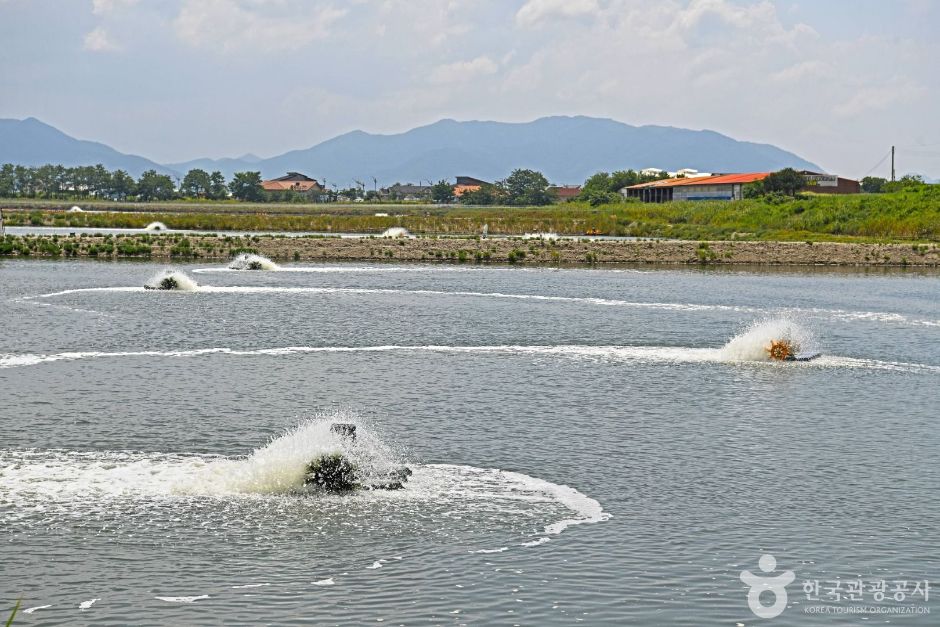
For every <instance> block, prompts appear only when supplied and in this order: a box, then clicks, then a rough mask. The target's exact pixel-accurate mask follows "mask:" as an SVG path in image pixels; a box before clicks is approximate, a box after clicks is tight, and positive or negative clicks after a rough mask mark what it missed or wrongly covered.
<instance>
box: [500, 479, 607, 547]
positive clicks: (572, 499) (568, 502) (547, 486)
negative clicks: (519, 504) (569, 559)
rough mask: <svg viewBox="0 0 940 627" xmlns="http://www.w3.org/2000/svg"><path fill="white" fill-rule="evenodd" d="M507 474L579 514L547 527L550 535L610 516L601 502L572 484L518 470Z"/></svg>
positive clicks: (546, 529)
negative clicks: (576, 488)
mask: <svg viewBox="0 0 940 627" xmlns="http://www.w3.org/2000/svg"><path fill="white" fill-rule="evenodd" d="M505 474H506V476H508V477H510V478H511V479H514V480H515V481H518V482H519V483H520V484H522V485H524V486H525V487H526V488H527V489H529V490H535V491H539V492H544V493H545V494H548V495H550V496H551V497H553V498H554V499H556V500H557V501H559V502H560V503H562V504H564V505H565V506H566V507H567V508H568V509H570V510H571V511H573V512H575V513H576V514H577V517H575V518H566V519H564V520H559V521H557V522H554V523H552V524H550V525H548V526H547V527H545V533H546V534H548V535H557V534H559V533H561V532H562V531H564V530H565V529H567V528H568V527H571V526H572V525H582V524H586V523H597V522H601V521H604V520H608V519H609V518H610V514H608V513H607V512H605V511H604V508H603V507H601V504H600V503H598V502H597V501H596V500H594V499H592V498H591V497H589V496H587V495H585V494H582V493H581V492H578V491H577V490H575V489H574V488H572V487H570V486H566V485H559V484H557V483H551V482H550V481H545V480H544V479H537V478H535V477H530V476H528V475H523V474H521V473H516V472H506V473H505Z"/></svg>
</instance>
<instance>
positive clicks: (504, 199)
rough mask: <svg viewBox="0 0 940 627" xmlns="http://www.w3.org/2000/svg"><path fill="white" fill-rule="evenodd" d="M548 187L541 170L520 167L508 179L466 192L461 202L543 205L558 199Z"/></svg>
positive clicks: (442, 182) (461, 197) (472, 204)
mask: <svg viewBox="0 0 940 627" xmlns="http://www.w3.org/2000/svg"><path fill="white" fill-rule="evenodd" d="M444 183H446V181H441V182H439V183H438V185H442V184H444ZM435 187H436V186H435ZM548 187H549V185H548V179H546V178H545V176H544V175H543V174H542V173H541V172H536V171H535V170H523V169H518V170H513V172H512V174H510V175H509V176H508V177H507V178H506V180H503V181H497V182H496V183H495V184H493V185H483V186H481V187H480V189H477V190H473V191H467V192H464V193H463V194H462V195H461V196H460V203H461V204H463V205H469V206H490V205H503V206H509V207H542V206H545V205H550V204H552V203H554V202H555V200H556V197H555V194H553V193H552V192H551V191H549V189H548ZM439 195H443V189H441V190H439ZM433 197H434V190H433V189H432V198H433Z"/></svg>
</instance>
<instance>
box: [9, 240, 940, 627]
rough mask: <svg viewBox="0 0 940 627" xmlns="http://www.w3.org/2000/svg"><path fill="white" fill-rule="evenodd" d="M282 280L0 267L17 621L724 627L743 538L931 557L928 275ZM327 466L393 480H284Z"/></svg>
mask: <svg viewBox="0 0 940 627" xmlns="http://www.w3.org/2000/svg"><path fill="white" fill-rule="evenodd" d="M245 261H247V258H246V259H245ZM269 269H273V268H269ZM279 269H280V270H281V271H280V272H233V271H231V270H228V271H226V267H225V266H224V265H218V266H209V265H206V264H200V265H194V266H186V267H181V268H179V269H177V270H175V271H174V272H175V274H166V273H164V270H163V269H162V268H161V267H160V266H157V265H152V264H137V263H133V264H131V263H128V264H106V263H96V262H72V261H69V262H41V261H5V262H2V265H0V315H2V318H0V319H2V320H3V322H4V326H3V336H2V341H0V408H2V409H0V411H2V422H0V425H2V431H0V436H2V439H3V444H2V445H0V447H2V448H0V533H2V534H3V538H2V539H3V543H2V545H0V546H2V547H3V548H2V549H0V551H2V554H0V563H2V564H3V568H2V569H0V592H2V593H3V600H4V602H5V603H6V605H11V603H10V600H11V599H15V598H17V597H19V596H20V595H22V597H23V601H24V604H23V607H24V608H26V609H27V610H28V613H24V614H22V615H20V619H19V620H21V621H22V622H23V624H30V623H33V622H36V623H96V624H100V623H111V624H127V623H141V622H144V623H146V622H151V623H159V624H168V623H176V624H201V623H213V622H236V623H269V624H285V623H295V624H309V623H331V624H332V623H344V624H362V623H365V622H383V623H394V624H416V623H420V624H444V623H446V624H559V625H568V624H574V623H577V622H582V623H584V624H618V625H619V624H687V625H701V624H728V623H735V622H741V623H745V624H750V623H751V622H753V620H754V619H755V617H754V615H753V614H751V612H750V610H749V609H748V606H747V601H746V597H747V589H746V588H745V587H744V585H743V584H742V583H741V581H740V578H739V575H740V572H741V571H742V570H744V569H749V570H752V571H755V572H756V571H757V570H758V569H757V560H758V558H759V557H760V556H761V555H762V554H763V553H772V554H773V555H774V556H775V557H776V559H777V562H778V564H780V567H781V568H787V569H791V570H793V571H794V572H795V573H796V576H797V580H798V582H801V581H803V580H804V579H810V580H812V579H818V580H822V581H825V580H829V579H833V580H834V579H836V578H840V579H842V580H847V579H856V578H861V579H864V580H872V579H886V580H889V581H890V580H895V579H908V580H911V581H914V580H918V579H920V580H923V579H929V578H930V576H931V575H932V574H933V573H936V572H937V566H938V559H937V558H936V551H935V548H936V546H937V543H938V535H937V532H936V529H937V528H938V527H940V504H938V499H937V497H936V487H937V485H938V471H937V470H936V463H935V461H936V460H935V458H936V450H937V449H936V447H937V444H938V438H937V436H936V429H935V421H936V418H935V415H936V414H937V413H938V412H937V409H938V406H937V402H936V400H935V399H936V394H935V390H936V389H937V384H938V383H940V359H938V357H937V354H936V347H937V346H938V342H937V340H938V333H940V311H938V308H937V304H936V302H937V299H936V294H937V291H938V288H940V280H938V278H937V277H936V276H935V275H917V274H873V273H866V274H854V273H822V272H821V273H807V272H779V273H747V272H728V271H711V272H702V271H697V270H685V269H683V270H648V271H639V272H638V271H635V270H630V269H628V268H625V269H609V270H600V269H597V270H577V269H572V270H561V271H555V270H548V269H545V270H537V269H520V268H513V269H508V268H485V269H483V268H471V267H465V266H431V265H426V266H420V267H413V266H387V265H342V264H333V265H285V266H283V267H280V268H279ZM220 270H221V271H222V272H219V271H220ZM194 273H199V276H200V282H199V284H198V285H197V284H196V283H195V282H194V281H192V279H191V276H194ZM167 276H172V277H174V279H175V280H176V282H177V284H178V285H181V286H183V285H185V286H186V287H187V288H188V289H186V290H185V291H183V292H182V293H177V294H168V293H164V292H162V291H148V290H145V289H144V288H143V285H145V284H148V285H152V284H159V281H160V280H162V278H165V277H167ZM774 339H788V340H789V341H791V342H792V343H794V344H795V345H798V346H799V347H800V348H801V349H803V350H811V351H819V352H822V353H823V355H822V357H820V358H819V359H816V360H814V361H811V362H807V363H778V362H771V361H769V360H768V357H767V352H766V350H765V348H766V347H767V345H768V344H769V342H770V341H771V340H774ZM335 422H344V423H349V422H352V423H355V424H357V425H358V430H357V432H358V434H359V435H358V437H357V439H356V442H355V444H354V445H353V444H350V443H349V442H348V441H347V440H344V439H338V436H336V435H334V434H333V432H332V431H331V430H330V425H331V424H333V423H335ZM337 451H339V452H343V453H344V454H345V455H347V456H348V457H350V458H351V459H352V460H354V462H355V463H356V465H357V466H358V467H360V468H364V469H369V470H370V472H373V473H375V474H376V475H377V476H381V475H382V474H383V473H385V472H387V471H388V469H391V468H396V467H399V466H401V465H406V466H408V467H409V468H411V469H412V471H413V474H412V476H411V477H410V478H409V481H408V482H407V483H406V484H405V488H404V489H402V490H395V491H384V490H370V491H362V492H354V493H350V494H341V495H336V494H324V493H322V492H320V491H317V490H311V489H310V488H307V487H305V486H304V480H303V477H304V473H305V469H306V465H307V464H308V463H309V461H310V460H311V459H312V458H314V457H316V456H317V455H320V454H323V453H333V452H337ZM789 601H790V607H789V608H788V609H787V610H786V612H784V613H783V614H782V615H781V616H780V617H779V618H777V619H775V624H783V625H787V624H792V625H796V624H805V623H808V622H814V621H815V622H818V621H819V619H818V618H815V617H813V616H809V615H807V614H805V613H804V612H803V609H802V608H803V607H804V606H805V605H806V604H807V601H806V600H805V599H804V595H803V594H802V588H801V587H800V585H799V584H794V585H793V586H791V589H790V597H789ZM929 603H933V601H930V602H929ZM925 618H929V616H928V617H925V616H923V615H920V616H917V615H914V616H908V617H899V618H897V619H896V621H893V622H903V623H905V624H908V623H910V624H917V623H919V622H920V623H923V624H929V621H925V620H924V619H925Z"/></svg>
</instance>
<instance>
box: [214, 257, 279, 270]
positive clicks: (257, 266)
mask: <svg viewBox="0 0 940 627" xmlns="http://www.w3.org/2000/svg"><path fill="white" fill-rule="evenodd" d="M227 269H228V270H237V271H241V270H271V271H277V270H280V269H281V267H280V266H279V265H277V264H276V263H274V262H273V261H271V260H270V259H268V258H267V257H264V256H262V255H255V254H252V253H242V254H240V255H238V256H237V257H235V258H234V259H233V260H232V261H231V263H229V264H228V268H227Z"/></svg>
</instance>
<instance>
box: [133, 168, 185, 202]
mask: <svg viewBox="0 0 940 627" xmlns="http://www.w3.org/2000/svg"><path fill="white" fill-rule="evenodd" d="M175 193H176V187H175V186H174V185H173V179H171V178H170V177H169V176H167V175H166V174H158V173H157V171H156V170H147V171H146V172H144V173H143V174H141V175H140V178H139V179H137V198H138V199H140V200H169V199H171V198H173V196H174V194H175Z"/></svg>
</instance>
